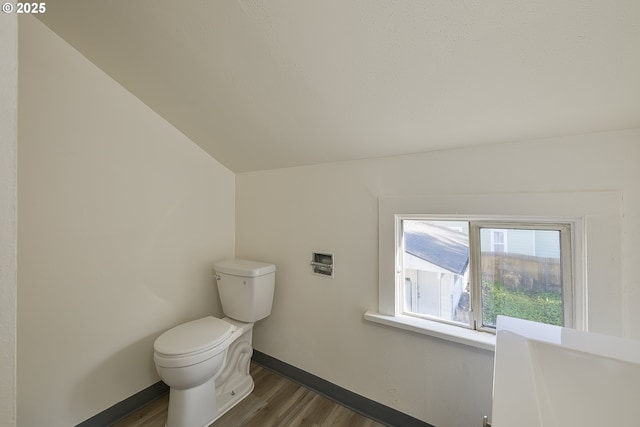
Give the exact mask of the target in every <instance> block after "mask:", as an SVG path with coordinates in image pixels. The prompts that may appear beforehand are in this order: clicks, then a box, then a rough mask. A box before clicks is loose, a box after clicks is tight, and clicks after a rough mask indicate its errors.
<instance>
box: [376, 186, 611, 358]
mask: <svg viewBox="0 0 640 427" xmlns="http://www.w3.org/2000/svg"><path fill="white" fill-rule="evenodd" d="M621 201H622V195H621V193H620V192H615V191H610V192H604V191H603V192H579V193H514V194H470V195H433V196H420V197H382V198H380V199H379V201H378V208H379V252H378V256H379V294H378V296H379V304H378V311H375V310H369V311H367V313H365V319H366V320H369V321H372V322H375V323H380V324H384V325H387V326H394V327H398V328H400V329H404V330H410V331H413V332H417V333H420V334H424V335H430V336H435V337H437V338H441V339H445V340H449V341H454V342H458V343H462V344H466V345H470V346H473V347H478V348H484V349H489V350H491V349H492V348H493V345H494V344H492V343H495V336H494V335H492V334H490V333H487V332H480V331H474V330H468V329H465V328H461V327H458V326H452V325H445V324H442V323H440V322H435V321H430V320H427V319H418V318H415V319H414V318H412V317H410V316H404V315H402V312H401V307H400V304H401V303H402V301H401V295H399V292H398V287H397V286H396V277H397V274H396V271H395V270H396V263H395V256H396V251H395V248H396V242H395V241H396V236H397V232H398V230H396V226H397V221H395V215H397V214H408V215H413V214H415V215H420V214H429V216H430V217H435V216H438V215H439V216H442V217H443V218H455V217H456V216H458V217H459V218H464V219H469V218H475V219H488V220H496V219H503V220H505V219H508V220H531V219H532V218H536V219H541V218H545V219H546V220H548V221H556V222H571V223H572V224H573V233H572V246H573V249H574V250H573V258H574V259H573V277H574V289H573V299H574V303H573V310H574V328H576V329H579V330H589V315H588V312H589V310H588V308H589V307H588V286H587V277H588V275H589V277H590V276H592V275H594V274H595V275H596V276H598V277H602V273H600V274H598V273H597V271H598V269H599V270H602V271H607V272H608V273H607V274H608V277H610V278H609V280H611V281H612V282H613V283H620V280H621V277H620V276H621V267H620V260H619V259H615V257H609V259H600V258H598V259H595V260H590V261H593V262H590V264H589V267H588V268H587V262H586V260H587V252H586V248H587V243H589V245H595V246H596V247H598V246H601V247H602V249H601V250H606V249H605V248H610V247H616V245H617V246H619V245H620V242H621V236H620V229H619V228H620V227H619V224H620V221H621V219H620V218H621ZM606 226H610V227H611V230H610V232H609V233H601V232H597V230H598V228H602V227H606ZM591 231H594V233H590V232H591ZM591 234H593V236H591ZM590 236H591V237H590ZM605 240H606V241H605ZM601 258H604V257H601ZM616 280H617V282H616ZM618 286H620V285H618ZM613 291H614V292H620V290H619V289H617V288H616V289H613ZM613 300H614V301H615V298H613ZM603 326H606V328H604V329H607V328H608V329H616V328H618V327H619V326H618V325H617V324H615V325H603ZM598 329H603V328H598Z"/></svg>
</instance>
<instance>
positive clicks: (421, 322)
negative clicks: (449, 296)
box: [364, 311, 496, 351]
mask: <svg viewBox="0 0 640 427" xmlns="http://www.w3.org/2000/svg"><path fill="white" fill-rule="evenodd" d="M364 318H365V320H368V321H370V322H374V323H379V324H381V325H386V326H392V327H394V328H400V329H404V330H405V331H411V332H416V333H418V334H422V335H428V336H431V337H435V338H440V339H443V340H447V341H453V342H457V343H459V344H464V345H468V346H471V347H476V348H481V349H483V350H489V351H495V348H496V336H495V335H493V334H490V333H488V332H479V331H473V330H470V329H465V328H461V327H458V326H453V325H447V324H444V323H438V322H433V321H430V320H425V319H419V318H417V317H411V316H402V315H399V316H389V315H386V314H380V313H376V312H372V311H367V312H366V313H365V314H364Z"/></svg>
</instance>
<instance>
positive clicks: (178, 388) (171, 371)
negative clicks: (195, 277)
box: [153, 259, 276, 427]
mask: <svg viewBox="0 0 640 427" xmlns="http://www.w3.org/2000/svg"><path fill="white" fill-rule="evenodd" d="M214 268H215V271H216V279H217V281H218V291H219V293H220V302H221V303H222V310H223V311H224V314H225V315H226V316H228V317H225V318H224V319H218V318H216V317H213V316H208V317H204V318H202V319H198V320H193V321H191V322H187V323H183V324H181V325H178V326H176V327H174V328H172V329H169V330H168V331H166V332H165V333H163V334H162V335H160V336H159V337H158V339H156V341H155V343H154V344H153V350H154V354H153V360H154V361H155V364H156V370H157V371H158V375H160V378H161V379H162V381H164V382H165V383H166V384H167V385H168V386H169V387H170V392H169V413H168V415H167V424H166V425H167V427H204V426H208V425H209V424H211V423H213V422H214V421H215V420H217V419H218V418H220V417H221V416H222V415H223V414H224V413H226V412H227V411H228V410H229V409H231V408H232V407H233V406H235V405H236V404H237V403H238V402H240V401H241V400H242V399H244V398H245V397H246V396H248V395H249V393H251V391H252V390H253V379H252V378H251V375H249V363H250V361H251V355H252V353H253V348H252V346H251V345H252V339H251V338H252V333H253V324H254V322H257V321H258V320H260V319H263V318H265V317H267V316H268V315H269V314H271V305H272V302H273V290H274V284H275V271H276V267H275V265H273V264H266V263H262V262H257V261H248V260H240V259H234V260H227V261H221V262H219V263H216V264H215V265H214Z"/></svg>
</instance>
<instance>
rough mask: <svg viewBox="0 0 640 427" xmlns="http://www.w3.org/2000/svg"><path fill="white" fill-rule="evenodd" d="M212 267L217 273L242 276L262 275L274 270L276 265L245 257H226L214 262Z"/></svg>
mask: <svg viewBox="0 0 640 427" xmlns="http://www.w3.org/2000/svg"><path fill="white" fill-rule="evenodd" d="M213 267H214V268H215V270H216V272H218V273H224V274H231V275H233V276H243V277H257V276H264V275H265V274H269V273H273V272H274V271H276V266H275V265H273V264H268V263H266V262H259V261H249V260H246V259H228V260H224V261H220V262H217V263H215V264H214V265H213Z"/></svg>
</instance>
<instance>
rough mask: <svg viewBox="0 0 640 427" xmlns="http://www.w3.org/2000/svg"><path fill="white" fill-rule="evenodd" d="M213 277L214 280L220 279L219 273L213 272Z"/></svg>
mask: <svg viewBox="0 0 640 427" xmlns="http://www.w3.org/2000/svg"><path fill="white" fill-rule="evenodd" d="M213 277H215V278H216V280H220V279H221V277H220V275H219V274H214V275H213Z"/></svg>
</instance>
